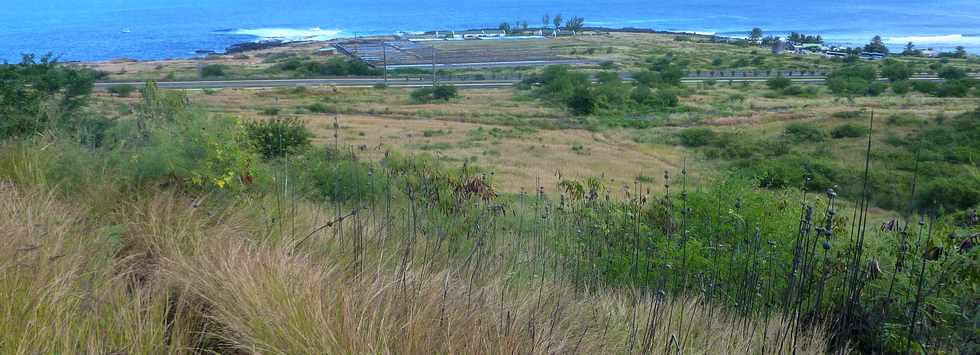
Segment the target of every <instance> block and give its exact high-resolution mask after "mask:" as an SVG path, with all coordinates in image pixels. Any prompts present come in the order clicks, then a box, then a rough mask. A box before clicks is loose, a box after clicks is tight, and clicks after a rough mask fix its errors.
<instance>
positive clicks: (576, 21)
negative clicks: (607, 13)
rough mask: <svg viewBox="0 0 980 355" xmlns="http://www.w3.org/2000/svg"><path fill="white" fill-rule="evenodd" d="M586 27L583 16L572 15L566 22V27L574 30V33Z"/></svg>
mask: <svg viewBox="0 0 980 355" xmlns="http://www.w3.org/2000/svg"><path fill="white" fill-rule="evenodd" d="M584 27H585V19H584V18H582V17H578V16H575V17H572V18H570V19H568V21H566V22H565V28H566V29H568V30H569V31H572V35H575V33H576V32H578V31H581V30H582V28H584Z"/></svg>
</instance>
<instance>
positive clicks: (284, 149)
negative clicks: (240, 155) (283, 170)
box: [245, 118, 313, 159]
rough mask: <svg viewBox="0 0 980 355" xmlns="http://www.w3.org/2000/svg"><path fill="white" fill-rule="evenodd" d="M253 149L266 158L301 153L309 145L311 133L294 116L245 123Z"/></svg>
mask: <svg viewBox="0 0 980 355" xmlns="http://www.w3.org/2000/svg"><path fill="white" fill-rule="evenodd" d="M245 132H246V133H247V135H248V139H249V141H250V142H251V144H252V146H253V147H255V150H256V151H258V152H259V153H260V154H262V156H264V157H265V158H266V159H273V158H279V157H284V156H286V155H291V154H298V153H302V152H303V151H305V150H306V149H308V148H309V147H310V141H311V139H312V138H313V133H312V132H310V130H309V129H307V128H306V126H305V125H304V124H303V122H302V121H300V120H299V119H296V118H273V119H269V120H262V121H252V122H248V123H246V124H245Z"/></svg>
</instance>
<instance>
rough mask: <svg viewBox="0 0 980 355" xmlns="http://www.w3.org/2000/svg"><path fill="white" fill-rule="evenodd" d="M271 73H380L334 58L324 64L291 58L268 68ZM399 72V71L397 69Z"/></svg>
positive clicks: (360, 63) (304, 74) (308, 74)
mask: <svg viewBox="0 0 980 355" xmlns="http://www.w3.org/2000/svg"><path fill="white" fill-rule="evenodd" d="M269 70H270V71H273V72H291V73H293V74H294V75H295V76H349V75H358V76H376V75H381V73H382V71H381V70H378V69H374V68H371V67H370V66H369V65H367V64H366V63H364V62H361V61H359V60H352V59H345V58H339V57H334V58H331V59H328V60H327V61H325V62H318V61H315V60H309V59H301V58H292V59H289V60H287V61H285V62H283V63H279V64H276V65H274V66H272V67H271V68H269ZM399 70H401V69H399Z"/></svg>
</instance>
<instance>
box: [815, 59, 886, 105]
mask: <svg viewBox="0 0 980 355" xmlns="http://www.w3.org/2000/svg"><path fill="white" fill-rule="evenodd" d="M877 76H878V74H877V72H875V69H874V67H872V66H870V65H863V64H861V65H849V66H846V67H843V68H841V69H838V70H835V71H834V72H832V73H830V75H829V76H827V87H828V88H830V91H831V92H833V93H834V94H836V95H839V96H846V97H854V96H863V95H866V94H868V93H869V90H868V89H869V86H870V85H871V83H872V82H874V80H875V79H877Z"/></svg>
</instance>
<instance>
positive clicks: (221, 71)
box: [201, 64, 227, 78]
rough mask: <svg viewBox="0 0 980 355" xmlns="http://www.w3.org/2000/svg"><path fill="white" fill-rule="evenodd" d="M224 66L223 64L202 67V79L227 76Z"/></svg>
mask: <svg viewBox="0 0 980 355" xmlns="http://www.w3.org/2000/svg"><path fill="white" fill-rule="evenodd" d="M225 69H227V68H226V67H225V66H224V65H221V64H208V65H205V66H203V67H201V77H202V78H218V77H223V76H225Z"/></svg>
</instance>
